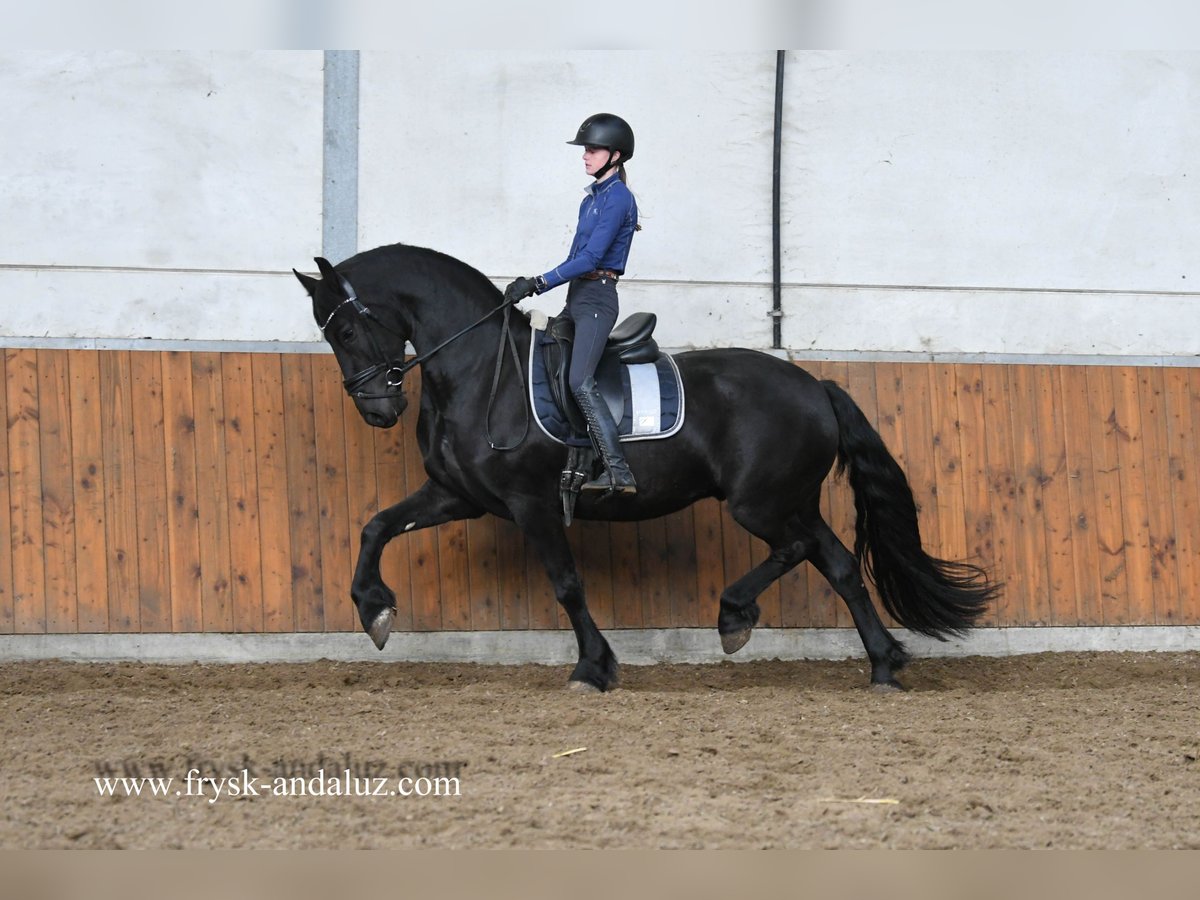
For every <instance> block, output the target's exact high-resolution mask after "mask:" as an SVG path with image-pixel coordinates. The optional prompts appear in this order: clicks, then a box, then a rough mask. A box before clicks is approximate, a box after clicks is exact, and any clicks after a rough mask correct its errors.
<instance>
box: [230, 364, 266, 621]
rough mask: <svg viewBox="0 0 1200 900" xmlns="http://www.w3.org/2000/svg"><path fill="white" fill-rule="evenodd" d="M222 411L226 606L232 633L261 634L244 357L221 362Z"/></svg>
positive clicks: (249, 393) (250, 407) (250, 374)
mask: <svg viewBox="0 0 1200 900" xmlns="http://www.w3.org/2000/svg"><path fill="white" fill-rule="evenodd" d="M221 396H222V400H223V402H224V410H225V429H224V438H225V480H226V485H227V487H228V495H227V498H226V504H227V509H228V510H229V571H230V579H229V584H230V603H231V605H232V607H233V630H234V631H236V632H250V633H257V632H261V631H263V630H264V627H265V625H264V617H263V591H262V552H261V538H260V535H261V528H262V526H261V523H260V522H259V506H260V499H259V496H258V459H257V450H258V448H257V444H256V441H255V424H254V416H255V409H254V363H253V360H252V359H251V356H250V354H248V353H226V354H224V356H223V357H222V359H221Z"/></svg>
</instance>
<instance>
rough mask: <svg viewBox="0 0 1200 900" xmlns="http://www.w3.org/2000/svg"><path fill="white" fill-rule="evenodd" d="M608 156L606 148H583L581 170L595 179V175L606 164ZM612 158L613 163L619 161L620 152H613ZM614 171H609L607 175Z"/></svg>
mask: <svg viewBox="0 0 1200 900" xmlns="http://www.w3.org/2000/svg"><path fill="white" fill-rule="evenodd" d="M608 154H609V150H608V148H606V147H584V148H583V168H584V169H585V170H586V171H587V173H588V174H589V175H591V176H592V177H593V178H595V177H596V173H597V172H598V171H600V170H601V169H602V168H604V166H605V165H606V164H607V163H608ZM612 158H613V161H614V162H616V161H617V160H619V159H620V158H621V151H620V150H613V151H612ZM615 171H616V169H610V170H609V171H608V173H607V174H608V175H611V174H612V173H613V172H615Z"/></svg>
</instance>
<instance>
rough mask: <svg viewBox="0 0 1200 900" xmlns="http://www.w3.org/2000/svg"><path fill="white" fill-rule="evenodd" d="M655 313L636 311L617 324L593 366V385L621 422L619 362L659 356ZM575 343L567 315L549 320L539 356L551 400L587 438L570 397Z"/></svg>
mask: <svg viewBox="0 0 1200 900" xmlns="http://www.w3.org/2000/svg"><path fill="white" fill-rule="evenodd" d="M657 323H658V317H657V316H656V315H654V313H648V312H637V313H634V314H633V315H631V316H629V317H627V318H626V319H625V320H624V321H622V322H621V323H620V324H618V325H617V327H616V328H614V329H613V330H612V332H611V333H610V334H609V336H608V341H607V342H606V343H605V345H604V353H603V354H602V355H601V357H600V363H599V365H598V366H597V367H596V376H595V377H596V385H597V387H598V388H599V389H600V395H601V396H602V397H603V398H604V402H605V403H607V404H608V408H609V410H610V411H611V412H612V415H613V420H614V421H616V422H620V421H621V416H622V415H623V413H624V406H625V399H624V396H623V392H622V389H621V365H622V364H625V365H635V364H637V363H650V362H654V361H655V360H656V359H658V358H659V356H660V355H661V351H660V350H659V349H658V343H657V342H656V341H655V340H654V326H655V325H656V324H657ZM574 343H575V323H574V322H573V321H572V320H571V319H570V318H569V317H568V316H560V317H558V318H554V319H550V321H549V322H548V323H547V325H546V330H545V332H543V334H542V337H541V345H542V357H543V360H544V361H545V363H546V374H547V376H548V378H549V381H550V392H551V393H552V394H553V395H554V402H555V403H556V404H557V405H558V408H559V409H561V410H562V412H563V415H564V416H566V419H567V421H568V422H570V424H571V428H572V429H573V430H574V431H575V432H576V434H577V435H579V436H580V437H581V438H584V441H586V435H587V422H586V421H585V420H584V418H583V414H582V413H580V411H579V407H578V406H577V405H576V404H575V398H574V397H573V396H571V387H570V383H569V381H568V375H569V373H570V371H571V350H572V347H573V346H574Z"/></svg>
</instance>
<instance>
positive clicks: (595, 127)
mask: <svg viewBox="0 0 1200 900" xmlns="http://www.w3.org/2000/svg"><path fill="white" fill-rule="evenodd" d="M567 143H568V144H575V145H576V146H579V147H603V148H604V149H606V150H608V151H609V154H610V155H609V161H608V164H607V165H605V166H604V168H602V169H601V170H600V171H599V172H597V173H596V177H597V178H599V177H600V176H601V175H603V174H604V173H605V172H607V171H608V170H609V169H611V168H612V167H613V161H612V156H611V153H612V151H613V150H619V151H621V158H620V159H619V160H618V161H617V162H618V163H624V162H626V161H627V160H630V159H632V158H633V129H632V128H630V127H629V123H628V122H626V121H625V120H624V119H622V118H621V117H620V116H614V115H613V114H612V113H596V115H594V116H588V117H587V118H586V119H585V120H584V122H583V124H582V125H580V126H579V130H578V131H577V132H576V133H575V140H573V141H567Z"/></svg>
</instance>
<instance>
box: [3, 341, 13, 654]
mask: <svg viewBox="0 0 1200 900" xmlns="http://www.w3.org/2000/svg"><path fill="white" fill-rule="evenodd" d="M8 352H9V351H7V350H5V349H3V348H0V423H3V425H4V427H3V428H0V634H12V630H13V578H12V575H13V554H12V549H13V545H12V536H13V529H12V507H11V505H10V504H11V497H10V496H9V483H10V481H11V479H10V478H9V474H8V465H9V464H8V433H9V430H10V429H11V428H12V423H13V421H14V419H13V417H11V416H10V415H9V409H10V407H9V403H8V374H7V370H8Z"/></svg>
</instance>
